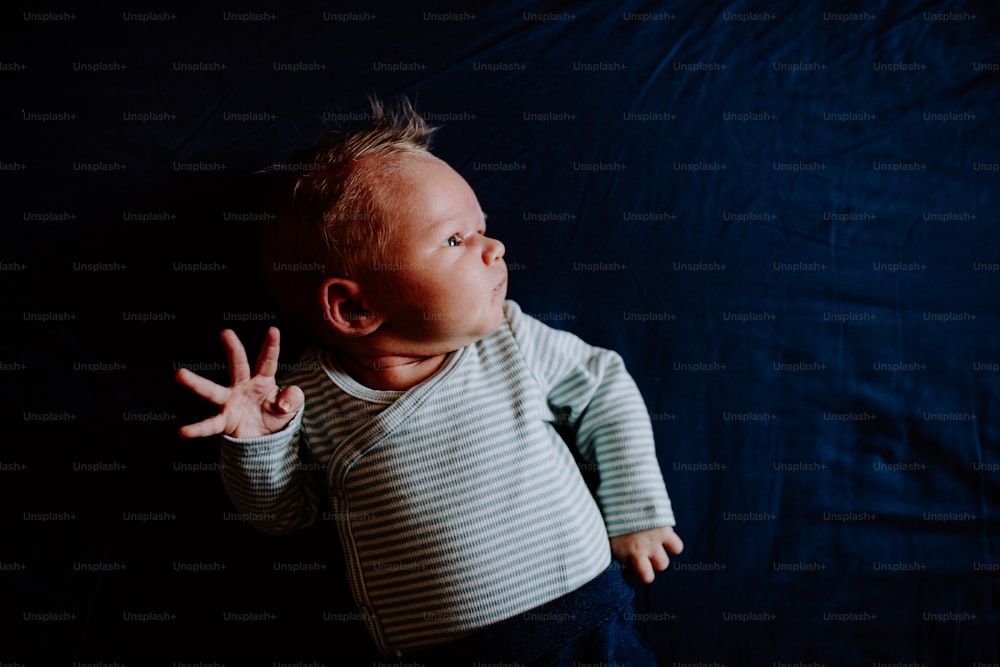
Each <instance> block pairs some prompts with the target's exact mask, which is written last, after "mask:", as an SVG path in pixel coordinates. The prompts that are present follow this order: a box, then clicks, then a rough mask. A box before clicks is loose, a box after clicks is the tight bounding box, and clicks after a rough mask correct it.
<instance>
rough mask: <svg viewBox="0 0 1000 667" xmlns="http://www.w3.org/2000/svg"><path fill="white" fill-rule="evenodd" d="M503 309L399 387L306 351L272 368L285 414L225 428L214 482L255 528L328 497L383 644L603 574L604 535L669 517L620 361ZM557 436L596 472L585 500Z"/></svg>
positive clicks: (307, 519) (454, 625)
mask: <svg viewBox="0 0 1000 667" xmlns="http://www.w3.org/2000/svg"><path fill="white" fill-rule="evenodd" d="M504 310H505V315H506V320H505V322H504V323H503V324H502V325H501V327H500V329H499V330H498V331H496V332H495V333H493V334H491V335H489V336H487V337H485V338H483V339H482V340H480V341H478V342H477V343H473V344H471V345H469V346H467V347H464V348H462V349H460V350H457V351H456V352H453V353H451V354H450V355H449V357H448V359H447V360H446V361H445V363H444V365H443V366H442V368H441V369H440V370H439V371H438V372H437V373H435V375H433V376H432V377H430V378H428V379H427V380H425V381H424V382H421V383H420V384H418V385H416V386H414V387H412V388H410V389H408V390H406V391H376V390H372V389H369V388H367V387H365V386H362V385H361V384H359V383H358V382H357V381H355V380H353V379H352V378H351V377H350V376H349V375H348V374H347V373H346V372H344V371H343V370H342V369H341V368H340V367H339V366H338V365H337V363H336V361H335V360H334V359H333V357H332V355H330V354H328V353H327V352H325V351H323V350H321V349H317V348H312V349H310V350H308V351H307V352H306V353H305V354H304V355H303V357H302V359H300V362H299V363H298V364H297V365H296V367H297V369H298V370H296V371H295V372H293V373H292V374H291V375H289V376H288V377H287V378H286V384H297V385H298V386H299V387H301V388H302V390H303V391H304V392H305V395H306V403H305V407H304V409H303V410H302V411H300V413H299V414H298V415H296V417H295V419H294V420H293V422H292V423H291V424H289V426H288V427H286V428H285V429H283V430H282V431H280V432H278V433H274V434H272V435H268V436H263V437H259V438H244V439H235V438H230V437H225V441H226V442H225V443H224V445H223V447H222V463H223V467H222V474H223V482H224V484H225V487H226V490H227V492H228V494H229V497H230V498H231V499H232V501H233V503H234V504H235V505H236V507H237V508H238V509H239V510H240V511H241V512H244V513H246V514H247V515H248V516H249V518H250V520H251V522H252V523H253V524H254V525H255V526H256V527H257V528H259V529H260V530H262V531H265V532H268V533H279V534H280V533H285V532H288V531H290V530H294V529H296V528H302V527H306V526H309V525H312V524H313V523H315V522H316V520H317V519H318V517H319V516H320V514H321V512H322V511H323V510H324V509H325V508H326V507H327V505H326V500H327V499H328V501H329V503H330V506H332V510H333V517H334V518H335V520H336V525H337V526H338V529H339V532H340V537H341V544H342V546H343V549H344V554H345V558H346V562H347V567H348V570H349V572H348V578H349V580H350V584H351V588H352V591H353V594H354V598H355V601H356V603H357V605H358V607H359V610H360V611H361V613H362V616H363V617H364V618H365V619H366V621H367V623H368V627H369V630H370V632H371V634H372V637H373V638H374V639H375V642H376V644H378V646H379V647H380V648H381V649H382V651H384V652H385V653H386V654H387V655H393V654H395V655H404V654H406V653H407V652H409V651H412V650H414V649H417V648H420V647H425V646H432V645H436V644H441V643H443V642H447V641H449V640H453V639H456V638H458V637H461V636H463V635H466V634H468V633H471V632H474V631H476V630H478V629H481V628H483V627H485V626H488V625H490V624H492V623H496V622H498V621H501V620H504V619H507V618H512V617H514V616H516V615H518V614H522V613H524V612H526V611H528V610H530V609H532V608H534V607H537V606H539V605H541V604H544V603H545V602H549V601H551V600H554V599H556V598H558V597H560V596H562V595H565V594H567V593H569V592H571V591H573V590H576V589H577V588H579V587H580V586H582V585H583V584H585V583H586V582H588V581H590V580H591V579H593V578H594V577H596V576H597V575H598V574H600V573H601V572H602V571H603V570H604V569H605V568H606V567H607V565H608V563H609V562H610V548H609V543H608V536H609V535H611V536H613V535H619V534H623V533H629V532H633V531H638V530H645V529H648V528H654V527H658V526H672V525H674V516H673V512H672V510H671V506H670V499H669V498H668V496H667V492H666V488H665V487H664V483H663V476H662V474H661V472H660V468H659V465H658V463H657V459H656V454H655V450H654V447H653V436H652V429H651V427H650V422H649V415H648V413H647V412H646V408H645V405H644V403H643V401H642V398H641V396H640V395H639V392H638V389H637V388H636V386H635V383H634V381H633V380H632V378H631V377H630V376H629V375H628V373H627V372H626V370H625V367H624V363H623V362H622V359H621V357H620V356H619V355H618V354H616V353H615V352H612V351H610V350H604V349H601V348H597V347H592V346H590V345H587V344H586V343H584V342H583V341H582V340H580V339H579V338H578V337H576V336H575V335H573V334H571V333H568V332H564V331H559V330H556V329H553V328H551V327H548V326H546V325H545V324H543V323H541V322H539V321H538V320H536V319H534V318H532V317H530V316H528V315H526V314H524V313H523V312H521V309H520V308H519V307H518V305H517V304H516V303H514V302H513V301H507V302H506V304H505V308H504ZM560 433H562V435H560ZM568 441H569V442H572V446H573V447H575V449H576V452H577V455H578V457H579V460H581V461H582V462H584V463H585V465H586V467H587V469H591V470H596V471H597V473H598V475H599V478H600V479H599V482H598V484H597V486H596V491H595V492H594V493H593V494H592V493H591V491H590V489H589V488H588V486H587V484H586V482H585V481H584V478H583V476H582V475H581V472H580V469H581V468H580V464H578V463H577V459H576V458H574V455H573V452H571V450H570V448H569V447H568V446H567V442H568ZM324 496H325V498H324Z"/></svg>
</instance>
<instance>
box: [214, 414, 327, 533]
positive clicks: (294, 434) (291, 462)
mask: <svg viewBox="0 0 1000 667" xmlns="http://www.w3.org/2000/svg"><path fill="white" fill-rule="evenodd" d="M303 412H304V410H300V411H299V414H297V415H296V416H295V418H294V419H293V420H292V421H291V422H290V423H289V424H288V425H287V426H286V427H285V428H284V429H282V430H281V431H278V432H277V433H272V434H271V435H266V436H261V437H257V438H233V437H231V436H223V437H222V440H223V442H222V447H221V453H220V459H221V465H220V468H221V470H222V484H223V486H224V487H225V490H226V494H227V495H228V496H229V499H230V500H231V501H232V502H233V505H235V507H236V509H237V510H238V511H239V512H240V513H241V514H244V515H245V517H244V518H245V519H246V520H247V521H248V522H249V523H250V524H251V525H252V526H253V527H254V528H256V529H258V530H260V531H261V532H264V533H268V534H271V535H282V534H285V533H288V532H292V531H294V530H299V529H302V528H307V527H309V526H311V525H313V524H314V523H315V522H316V520H317V518H318V515H319V508H320V498H321V494H320V492H319V486H320V485H319V482H320V481H321V480H317V479H316V475H315V474H314V473H312V472H311V471H310V470H307V469H304V466H303V461H302V458H301V457H300V455H299V447H300V444H301V439H302V435H301V434H302V429H301V426H302V415H303Z"/></svg>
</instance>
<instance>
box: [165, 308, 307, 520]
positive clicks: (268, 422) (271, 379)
mask: <svg viewBox="0 0 1000 667" xmlns="http://www.w3.org/2000/svg"><path fill="white" fill-rule="evenodd" d="M222 342H223V345H224V346H225V348H226V356H227V357H228V360H229V373H230V378H231V380H232V384H231V385H230V386H229V387H224V386H222V385H219V384H216V383H214V382H212V381H211V380H208V379H206V378H203V377H201V376H199V375H196V374H195V373H192V372H191V371H189V370H187V369H180V370H178V371H177V381H178V382H180V383H181V384H182V385H184V386H185V387H187V388H188V389H190V390H191V391H193V392H194V393H196V394H197V395H199V396H201V397H202V398H204V399H206V400H209V401H211V402H212V403H215V404H216V405H218V406H219V407H220V410H219V413H218V414H216V415H215V416H214V417H209V418H208V419H205V420H202V421H200V422H197V423H195V424H188V425H187V426H183V427H182V428H181V429H180V431H179V433H180V435H181V436H182V437H185V438H199V437H205V436H212V435H222V436H223V438H224V442H223V444H222V453H221V463H222V465H221V468H222V481H223V485H224V486H225V489H226V492H227V494H228V495H229V498H230V499H231V500H232V501H233V504H234V505H235V506H236V508H237V509H238V510H239V511H240V512H242V513H244V514H246V515H247V519H248V520H249V521H250V523H251V524H253V525H254V526H255V527H256V528H258V529H259V530H261V531H263V532H267V533H284V532H287V531H289V530H293V529H295V528H299V527H304V526H305V525H308V524H310V523H312V522H313V521H314V520H315V516H316V509H317V507H318V504H319V503H318V501H317V494H316V492H315V490H314V489H313V488H312V487H311V485H310V484H309V483H308V480H307V479H306V478H307V476H306V475H303V474H302V472H301V470H300V469H299V458H298V440H299V437H298V431H299V429H298V426H299V423H300V422H301V412H302V408H303V406H304V404H305V396H304V394H303V392H302V390H301V389H299V388H298V387H296V386H294V385H293V386H289V387H285V388H284V389H281V388H279V387H278V384H277V382H276V381H275V373H276V372H277V370H278V352H279V343H280V339H279V332H278V330H277V329H276V328H274V327H271V328H270V329H269V330H268V332H267V337H266V339H265V341H264V345H263V346H262V347H261V351H260V355H259V356H258V357H257V365H256V370H255V373H254V375H252V376H251V375H250V364H249V362H248V360H247V355H246V350H245V349H244V347H243V344H242V343H241V342H240V340H239V338H238V337H237V336H236V334H235V333H234V332H233V331H231V330H229V329H227V330H225V331H223V332H222Z"/></svg>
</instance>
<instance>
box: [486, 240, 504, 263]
mask: <svg viewBox="0 0 1000 667" xmlns="http://www.w3.org/2000/svg"><path fill="white" fill-rule="evenodd" d="M506 252H507V248H506V247H505V246H504V244H503V243H502V242H500V241H498V240H497V239H493V238H490V237H486V246H485V247H484V248H483V260H485V261H486V263H487V264H492V263H493V262H495V261H497V260H498V259H501V258H503V256H504V253H506Z"/></svg>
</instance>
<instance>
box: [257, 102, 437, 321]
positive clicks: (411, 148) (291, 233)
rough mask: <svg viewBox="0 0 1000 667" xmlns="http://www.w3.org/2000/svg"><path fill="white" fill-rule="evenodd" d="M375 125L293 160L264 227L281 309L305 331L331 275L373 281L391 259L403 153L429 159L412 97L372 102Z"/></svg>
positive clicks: (425, 128)
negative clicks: (395, 181)
mask: <svg viewBox="0 0 1000 667" xmlns="http://www.w3.org/2000/svg"><path fill="white" fill-rule="evenodd" d="M370 103H371V110H372V111H371V122H370V123H369V124H368V125H367V126H366V127H365V128H363V129H360V130H357V131H353V132H342V133H337V134H334V135H332V136H330V137H329V138H327V139H326V140H324V141H323V142H321V143H320V144H319V145H318V146H317V147H315V148H313V149H311V150H310V151H309V152H308V153H306V154H305V155H304V156H302V157H301V158H300V159H298V160H297V161H295V162H294V163H293V165H292V166H293V167H294V169H292V170H291V173H290V174H288V176H289V182H288V183H287V185H286V187H285V188H284V189H283V192H282V193H281V194H280V195H279V199H280V201H279V202H278V208H277V211H276V214H277V215H276V218H275V220H273V221H270V222H268V223H266V224H265V225H263V226H262V229H261V232H262V233H261V236H260V241H261V243H260V250H261V259H262V261H263V267H262V268H263V273H264V277H265V281H266V282H267V284H268V287H269V288H270V290H271V292H272V294H273V295H274V296H275V298H276V299H277V300H278V305H279V307H281V309H282V310H285V311H286V312H287V313H288V315H290V316H291V317H293V318H294V319H296V320H298V321H299V323H300V324H303V325H305V326H306V328H307V329H310V330H315V326H316V325H317V324H318V319H319V317H318V314H317V313H318V308H317V301H316V290H317V289H318V287H319V285H320V284H321V283H322V282H323V281H324V280H325V279H327V278H333V277H343V278H352V279H359V278H366V277H368V278H370V277H371V276H372V274H373V271H372V267H373V266H375V265H376V264H377V263H379V262H385V261H386V257H385V253H386V245H387V239H388V236H389V232H391V226H390V225H389V224H387V223H390V222H391V216H392V215H393V212H394V211H395V210H397V209H396V205H397V204H398V201H397V200H396V199H395V197H394V196H393V188H392V187H391V181H392V178H393V175H394V174H395V173H396V171H397V170H398V160H395V159H393V158H397V157H399V156H403V155H407V154H424V155H429V154H430V152H429V148H430V140H431V135H432V134H433V133H434V131H435V129H436V128H433V127H430V126H429V125H428V124H427V123H426V122H425V121H424V119H423V118H421V117H420V115H419V114H418V113H417V112H416V111H415V110H414V108H413V105H412V104H410V102H409V101H408V100H403V102H402V103H401V104H400V105H399V106H398V108H396V109H387V108H386V107H385V106H384V105H383V104H382V102H380V101H379V100H377V99H374V98H372V99H370Z"/></svg>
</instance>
